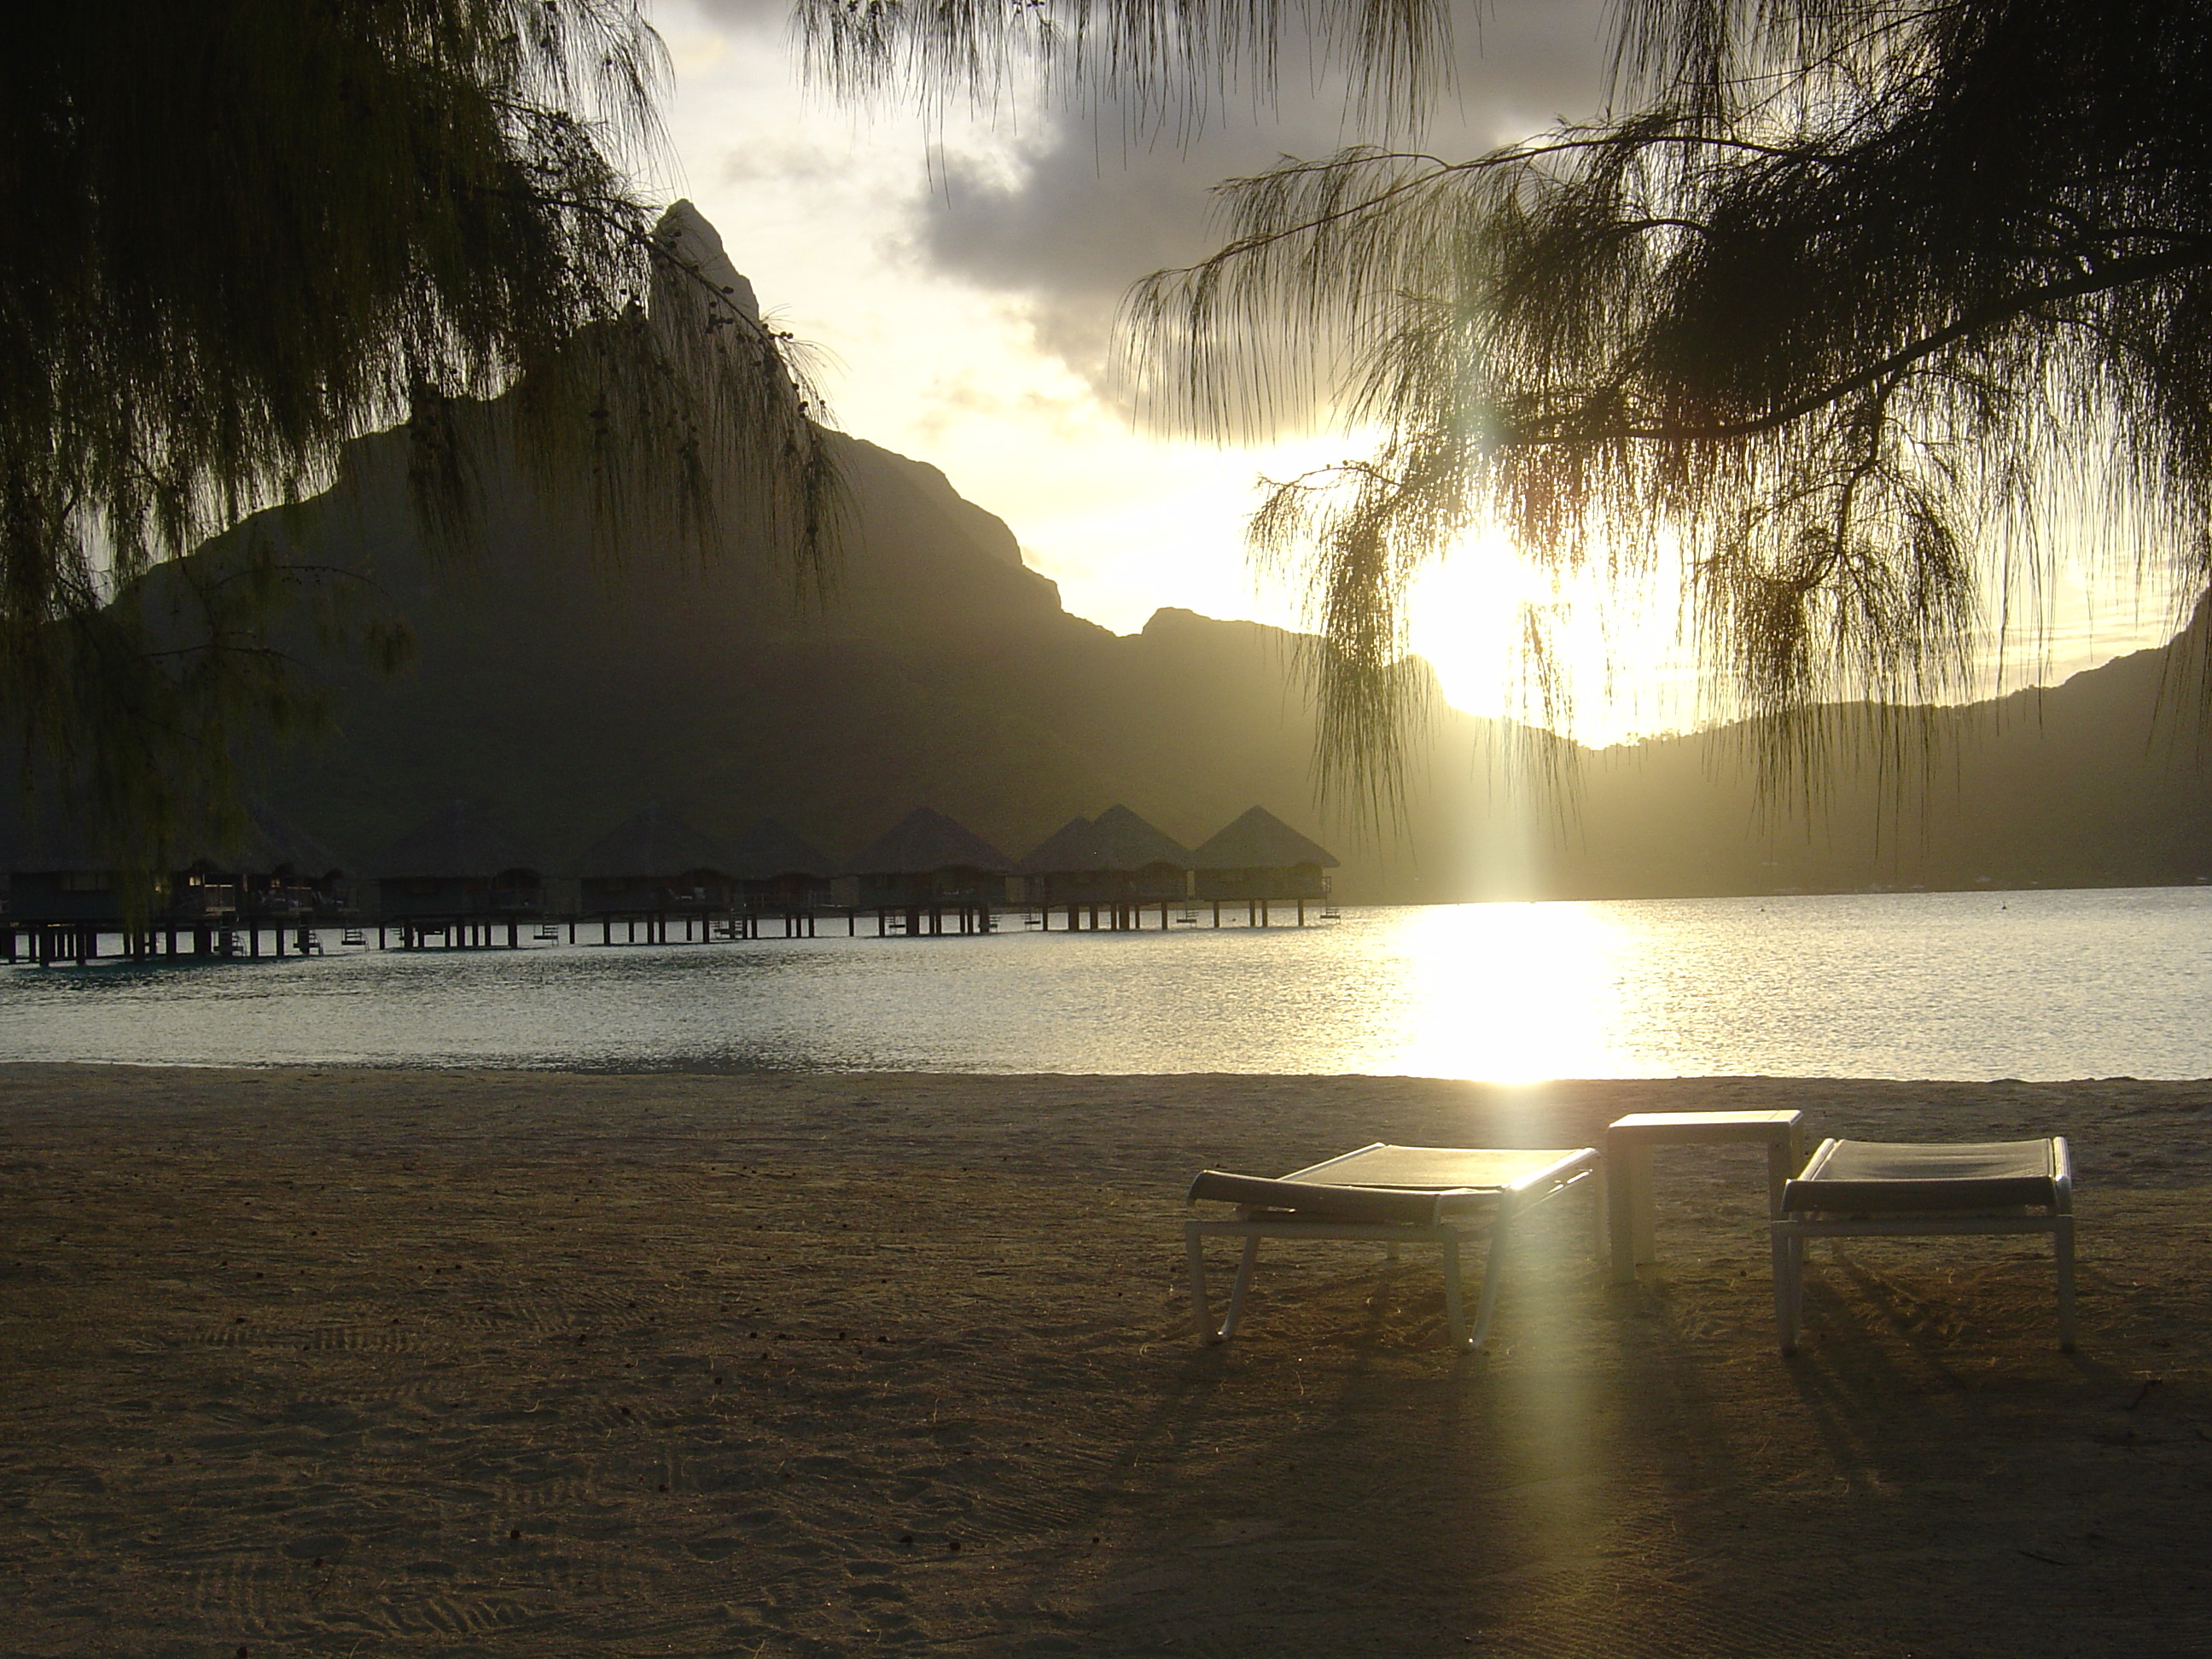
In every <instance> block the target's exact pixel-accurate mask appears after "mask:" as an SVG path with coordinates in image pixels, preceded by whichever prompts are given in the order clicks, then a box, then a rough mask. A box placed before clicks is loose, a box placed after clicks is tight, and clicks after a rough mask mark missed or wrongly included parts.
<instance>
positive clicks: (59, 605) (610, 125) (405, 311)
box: [0, 0, 830, 861]
mask: <svg viewBox="0 0 2212 1659" xmlns="http://www.w3.org/2000/svg"><path fill="white" fill-rule="evenodd" d="M663 73H664V70H663V59H662V54H661V50H660V46H659V40H658V39H657V38H656V37H655V36H654V35H653V32H652V31H651V29H650V28H649V27H647V25H646V24H645V22H644V21H643V20H642V18H641V15H640V14H639V11H638V9H637V3H636V0H314V3H301V0H204V3H196V4H190V5H179V4H175V3H171V0H118V3H112V4H104V5H98V6H74V5H56V6H36V7H32V8H29V9H27V10H26V11H25V12H24V13H23V14H21V15H19V16H16V17H14V18H12V19H11V21H10V27H9V36H8V49H7V51H6V52H4V53H0V223H4V224H5V225H6V227H7V233H6V234H5V235H4V236H0V711H4V713H5V714H6V715H7V716H8V719H9V725H10V726H11V727H12V728H13V729H14V730H15V732H18V733H19V734H20V735H21V738H22V739H23V740H24V742H25V743H26V744H27V748H26V750H25V756H26V769H27V771H37V772H40V773H41V774H44V775H49V776H58V777H59V778H60V779H61V780H63V781H64V787H66V788H68V789H70V790H71V791H74V792H78V793H81V795H82V799H83V801H84V803H85V805H87V806H88V809H89V810H90V811H91V813H92V815H93V816H94V818H95V820H96V822H97V823H99V824H100V825H101V826H102V827H103V828H104V829H106V831H107V833H108V834H109V835H110V836H112V837H117V838H119V840H120V842H125V843H127V845H118V848H116V849H115V850H116V851H117V854H118V857H119V858H122V859H124V860H126V861H128V860H132V859H136V860H141V861H143V860H146V859H149V858H151V857H153V856H155V851H156V849H158V848H159V847H160V845H161V842H163V841H164V840H166V839H167V837H168V836H170V835H171V834H172V833H173V832H174V831H175V830H176V829H179V827H180V819H182V818H184V817H189V816H190V815H191V813H192V812H193V811H195V810H196V809H197V808H198V807H199V806H201V805H209V804H212V805H222V804H223V803H224V802H226V801H227V799H228V794H227V783H226V778H227V773H226V767H227V764H228V756H229V754H230V750H231V747H232V738H233V737H234V735H235V733H236V732H237V730H238V728H239V723H240V716H241V715H243V714H249V713H250V714H252V715H253V716H254V718H255V720H256V721H257V722H258V721H262V720H269V721H277V722H281V721H282V720H284V719H285V718H287V717H288V716H289V715H290V714H294V713H296V712H297V710H298V708H299V707H300V703H299V698H298V696H297V690H298V688H297V685H296V684H295V680H294V678H293V677H292V676H291V675H290V673H289V671H288V668H289V665H288V664H287V663H286V662H285V660H284V659H283V655H282V653H280V652H279V651H278V650H277V649H276V647H275V646H274V645H273V644H272V643H271V638H272V636H271V635H270V631H269V629H268V623H269V619H270V616H271V614H272V611H273V610H274V608H275V606H276V604H277V602H278V601H279V600H281V599H283V597H284V595H285V594H286V593H287V592H290V591H292V590H294V589H295V588H297V587H298V586H300V584H301V583H302V582H303V581H307V580H312V579H313V573H312V572H308V571H305V570H302V569H300V568H296V567H291V566H285V565H280V564H277V563H275V562H270V561H267V560H264V561H258V562H257V561H253V560H250V559H249V560H247V561H246V562H245V563H244V564H242V565H241V564H236V563H234V564H232V565H230V566H228V567H227V568H223V569H222V570H220V571H217V570H213V569H209V570H200V569H197V568H195V567H194V565H193V563H192V562H191V561H186V562H185V564H184V565H182V566H180V567H178V570H179V573H180V574H179V575H178V577H177V579H176V580H173V581H168V582H165V583H164V584H163V588H164V592H165V597H166V598H167V599H168V600H169V601H171V602H172V604H171V606H170V609H169V611H168V612H167V614H165V615H164V616H163V617H159V618H155V617H149V615H148V614H147V612H146V607H145V606H143V605H138V604H134V603H131V602H130V601H129V596H130V595H131V594H132V592H133V591H134V590H133V584H134V582H135V581H136V580H137V579H138V578H139V577H141V576H142V575H143V573H144V572H145V571H146V570H147V569H148V568H149V565H150V564H151V563H152V562H155V561H156V560H158V559H161V558H164V557H167V556H173V555H178V554H182V553H185V552H186V551H187V550H190V549H191V548H192V547H193V546H194V545H195V544H197V542H198V541H199V540H200V538H202V537H204V535H205V534H206V533H207V532H210V530H212V529H214V528H217V527H220V526H223V525H226V524H228V523H232V522H234V521H236V520H238V519H240V517H242V516H243V515H245V514H246V513H250V512H252V511H253V510H254V509H256V508H258V507H263V506H265V505H268V504H270V503H273V502H282V501H289V500H295V499H297V498H299V497H300V496H301V495H303V494H305V493H307V492H310V491H313V490H314V489H319V488H322V487H323V486H325V485H326V484H327V483H329V482H330V481H331V477H332V475H333V470H334V468H335V466H336V464H337V456H338V453H339V450H340V447H341V446H342V445H343V444H344V443H345V442H346V441H348V440H349V439H352V438H355V437H357V436H359V435H362V434H363V433H365V432H367V431H369V430H372V429H375V428H382V427H388V426H391V425H393V424H395V423H400V422H404V424H405V427H406V429H407V432H408V434H409V437H410V447H411V453H412V456H413V462H412V469H411V470H412V478H411V482H412V483H413V485H414V486H415V493H416V498H417V501H418V503H419V504H420V505H421V506H422V509H423V512H424V515H425V518H426V520H428V521H431V522H432V523H434V524H435V525H438V526H443V527H444V528H445V529H446V530H447V532H452V531H453V529H455V528H456V527H457V526H459V525H460V524H461V523H462V522H463V521H464V520H465V512H466V505H467V500H468V493H469V492H468V484H469V477H470V474H471V469H472V465H473V459H472V457H471V453H470V441H471V435H475V434H480V433H482V432H483V431H486V430H489V429H492V428H496V429H497V434H498V440H499V441H500V442H501V443H502V444H505V443H510V442H511V443H512V444H513V446H514V447H516V448H517V449H518V451H519V452H520V456H521V458H522V459H523V460H524V461H525V462H526V464H527V465H529V466H530V467H531V469H532V471H534V473H535V474H536V476H537V477H538V478H539V479H541V480H543V481H544V482H546V483H548V485H549V486H550V487H556V488H561V489H570V490H574V491H576V492H579V493H580V494H581V495H584V496H585V497H586V498H587V499H588V500H589V501H590V502H591V503H592V507H593V508H594V510H595V511H596V513H597V514H598V516H599V520H600V522H601V523H603V524H605V525H607V526H624V527H626V528H629V529H633V530H634V529H635V528H637V527H638V526H639V525H640V524H641V523H643V524H647V525H650V526H662V527H667V528H671V529H674V530H678V531H682V532H690V533H693V534H704V533H705V532H707V531H708V529H709V528H710V527H711V523H712V520H713V518H714V513H715V511H716V508H717V506H718V502H717V499H716V488H715V486H716V484H717V482H718V481H719V480H721V479H726V478H730V477H735V478H736V479H737V480H738V482H739V483H744V484H745V485H746V486H747V487H748V488H747V494H748V497H749V500H750V502H751V505H752V506H753V507H757V508H759V509H761V511H762V512H763V513H764V515H765V517H766V518H767V519H768V520H769V521H770V522H771V524H772V526H773V527H774V528H775V532H776V538H775V539H776V541H777V542H778V544H781V547H782V549H783V550H784V551H785V553H786V554H787V556H789V557H791V558H792V559H793V561H794V562H796V563H798V564H799V565H801V566H807V565H809V564H810V563H813V562H818V560H819V557H820V556H821V554H822V552H823V547H824V545H825V544H826V541H827V539H828V535H827V528H826V522H827V521H826V520H825V517H824V503H825V501H826V500H827V498H828V492H829V488H830V479H829V470H828V467H827V465H826V462H825V461H824V460H823V452H822V450H821V448H820V447H819V444H818V441H817V437H818V435H817V432H816V430H815V428H813V426H812V425H811V423H810V422H809V421H808V419H807V408H806V402H805V397H804V395H803V394H802V392H801V391H800V389H799V386H798V385H797V384H796V383H795V381H794V379H793V374H792V371H791V367H790V363H789V362H788V353H787V350H786V342H785V340H784V339H783V338H782V337H780V336H778V335H777V334H776V333H775V332H774V331H771V330H769V329H768V328H765V327H763V325H762V324H761V323H760V321H759V319H757V317H754V316H752V315H750V314H748V313H745V312H744V311H742V310H740V309H739V308H738V306H737V305H736V304H735V303H734V302H733V301H732V300H731V298H730V296H728V295H726V294H724V293H722V292H721V291H720V290H718V289H712V288H710V287H709V286H708V284H707V283H705V282H704V280H703V279H702V276H701V274H700V272H699V270H698V269H697V268H696V265H693V264H690V262H689V261H688V260H687V259H686V258H684V255H683V253H682V252H681V250H680V248H678V247H677V246H673V245H663V244H662V243H660V242H656V240H655V239H654V234H653V218H652V216H651V214H650V212H649V210H648V209H647V206H646V205H645V204H644V203H643V202H642V200H641V197H639V195H638V193H637V191H636V190H635V187H634V186H633V185H632V183H631V180H630V178H629V174H628V173H626V171H625V168H624V162H625V158H626V157H627V156H629V155H631V154H633V153H634V152H635V151H636V150H637V149H639V148H640V147H641V146H646V145H649V144H650V143H652V142H653V137H654V131H655V129H654V122H655V115H654V106H653V97H654V93H655V88H656V87H657V85H658V84H659V81H660V80H661V78H662V77H663ZM648 301H650V303H648ZM510 391H512V392H513V393H514V394H515V395H514V396H513V398H509V399H508V404H509V406H510V408H511V410H512V414H511V416H502V418H501V421H500V422H487V421H485V420H483V419H482V418H480V417H477V416H472V415H471V413H470V411H469V410H468V408H467V406H466V405H467V404H469V403H470V402H471V400H477V399H482V398H487V397H489V396H491V395H493V394H497V393H502V392H510ZM451 539H452V537H451V535H450V533H449V535H448V540H449V541H450V540H451ZM118 595H123V596H125V600H124V602H119V603H118V602H117V601H118ZM179 595H183V596H185V598H186V599H188V601H189V603H188V604H187V605H185V612H186V613H187V614H184V615H182V616H179V614H177V611H176V609H175V606H174V604H173V601H175V600H176V599H177V598H178V596H179ZM371 643H373V644H377V645H379V646H380V648H383V649H386V650H387V651H388V650H389V649H391V648H392V646H393V644H394V641H393V639H392V636H391V635H388V634H387V635H385V636H384V637H382V638H381V639H380V640H372V641H371Z"/></svg>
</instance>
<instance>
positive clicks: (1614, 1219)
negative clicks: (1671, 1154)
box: [1605, 1140, 1657, 1285]
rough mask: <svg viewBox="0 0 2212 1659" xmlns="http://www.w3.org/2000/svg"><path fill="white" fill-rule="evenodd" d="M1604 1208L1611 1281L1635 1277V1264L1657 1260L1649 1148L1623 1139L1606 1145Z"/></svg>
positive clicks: (1624, 1282) (1622, 1280) (1626, 1280)
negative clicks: (1609, 1251)
mask: <svg viewBox="0 0 2212 1659" xmlns="http://www.w3.org/2000/svg"><path fill="white" fill-rule="evenodd" d="M1605 1181H1606V1193H1605V1200H1606V1203H1605V1209H1606V1222H1607V1231H1609V1232H1610V1234H1611V1235H1612V1242H1613V1283H1614V1284H1616V1285H1626V1284H1628V1283H1630V1282H1632V1280H1633V1279H1635V1277H1636V1264H1637V1263H1638V1262H1639V1261H1653V1260H1655V1259H1656V1256H1657V1250H1656V1248H1655V1240H1654V1237H1653V1234H1652V1226H1651V1149H1650V1147H1649V1146H1644V1145H1641V1144H1639V1143H1638V1142H1636V1141H1632V1140H1624V1141H1622V1142H1621V1143H1620V1145H1619V1146H1608V1147H1607V1151H1606V1159H1605Z"/></svg>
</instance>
